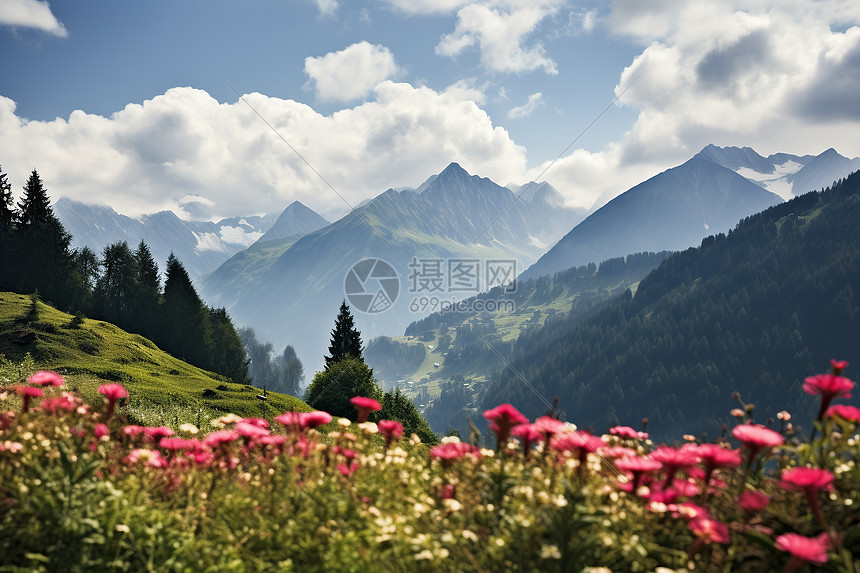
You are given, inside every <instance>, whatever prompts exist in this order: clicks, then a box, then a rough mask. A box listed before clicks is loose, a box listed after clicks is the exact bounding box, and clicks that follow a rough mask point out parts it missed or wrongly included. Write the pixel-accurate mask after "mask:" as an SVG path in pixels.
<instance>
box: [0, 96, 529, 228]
mask: <svg viewBox="0 0 860 573" xmlns="http://www.w3.org/2000/svg"><path fill="white" fill-rule="evenodd" d="M473 95H475V94H474V93H473V91H472V90H468V89H462V88H451V89H449V90H446V91H443V92H437V91H434V90H432V89H430V88H427V87H413V86H411V85H409V84H403V83H395V82H392V81H385V82H382V83H381V84H379V85H377V86H376V88H375V98H374V99H373V101H370V102H365V103H363V104H361V105H358V106H356V107H352V108H348V109H344V110H341V111H339V112H337V113H335V114H333V115H330V116H324V115H321V114H319V113H317V112H316V111H314V110H313V109H312V108H311V107H309V106H307V105H305V104H302V103H299V102H296V101H293V100H283V99H278V98H273V97H267V96H265V95H261V94H258V93H252V94H248V95H246V96H244V100H245V101H247V103H248V104H250V105H251V106H253V107H254V109H256V110H257V111H258V112H259V113H260V115H262V116H263V117H264V118H266V120H267V121H268V122H269V123H271V125H272V126H273V127H274V128H275V129H276V130H277V131H278V133H279V134H280V135H282V136H283V137H284V139H286V141H288V142H290V144H291V145H292V146H293V147H294V148H295V149H296V150H297V151H298V152H299V153H301V155H302V156H303V157H304V158H305V159H307V161H308V162H309V163H310V164H311V165H313V166H314V168H315V169H317V170H318V171H319V172H320V173H321V174H322V175H323V176H324V177H325V178H326V180H327V181H329V182H330V183H331V184H332V186H333V187H334V188H335V189H336V190H337V191H338V193H340V194H341V195H342V196H343V197H344V199H346V201H347V202H349V204H351V205H357V204H359V203H360V202H361V201H362V200H364V199H367V198H369V197H373V196H375V195H377V194H379V193H380V192H382V191H384V190H385V189H387V188H389V187H400V186H415V185H417V184H418V183H420V182H421V181H423V180H425V179H426V178H427V177H428V176H429V175H430V174H432V173H434V172H439V171H441V170H442V169H443V168H444V167H445V166H446V165H447V164H448V163H449V162H451V161H458V162H459V163H460V164H461V165H462V166H463V167H464V168H465V169H468V170H469V171H470V172H472V173H479V174H481V175H483V176H487V177H490V178H492V179H494V180H496V181H510V180H520V179H522V174H523V173H524V172H525V168H526V158H525V150H524V149H523V148H522V147H520V146H517V145H516V144H515V143H514V142H513V141H512V140H511V138H510V136H509V135H508V133H507V132H506V131H505V130H504V129H502V128H501V127H497V126H494V125H493V124H492V121H491V120H490V118H489V116H488V115H487V113H486V112H484V111H483V110H482V109H481V108H480V107H479V106H478V105H477V104H476V103H475V102H474V101H473V99H471V96H473ZM0 157H2V158H3V169H4V171H5V172H7V173H8V174H9V179H10V181H11V183H12V184H13V189H14V190H15V191H16V193H17V194H18V195H20V190H21V188H22V187H23V185H24V183H25V182H26V179H27V176H28V175H29V171H30V170H31V169H33V168H34V167H35V168H36V169H37V170H38V171H39V173H40V175H41V176H42V178H43V180H44V181H45V184H46V188H47V189H48V192H49V195H50V197H51V198H52V200H56V199H58V198H59V197H62V196H67V197H70V198H72V199H76V200H79V201H84V202H88V203H96V204H101V205H111V206H113V207H114V208H115V209H116V210H117V211H118V212H120V213H124V214H128V215H132V216H135V215H139V214H142V213H151V212H155V211H158V210H161V209H174V210H177V212H190V211H191V210H193V211H194V214H195V215H196V216H198V217H207V218H212V219H217V218H220V217H225V216H235V215H250V214H256V213H267V212H268V213H271V212H280V211H282V210H283V209H284V207H285V206H286V205H288V204H289V203H290V202H292V201H293V200H299V201H301V202H302V203H304V204H306V205H308V206H309V207H311V208H312V209H315V210H317V211H318V212H320V213H321V214H322V215H324V216H326V217H327V218H329V219H330V220H332V219H333V218H335V217H337V216H339V215H342V214H343V213H344V212H346V210H347V209H348V207H347V206H346V204H345V203H343V202H342V201H341V199H340V198H339V197H338V196H337V195H336V194H335V193H333V192H332V191H331V190H330V189H329V188H328V187H327V186H326V185H325V184H324V183H323V182H322V181H321V180H320V179H319V177H318V176H317V175H316V174H314V173H313V172H312V170H311V169H310V168H308V166H307V165H305V164H304V163H303V162H302V160H301V159H299V158H298V157H297V156H296V154H295V153H293V152H292V151H291V150H290V148H289V147H288V146H287V145H285V144H284V142H283V141H281V140H280V139H279V137H278V135H276V134H275V133H273V132H272V130H271V129H269V127H268V126H266V124H265V123H264V122H263V121H261V120H260V118H259V117H257V115H256V114H255V113H254V111H252V109H251V108H249V107H248V105H246V104H245V103H244V102H243V101H237V102H234V103H225V104H221V103H218V102H217V101H216V100H215V99H213V98H212V97H211V96H209V94H208V93H206V92H205V91H202V90H197V89H192V88H173V89H170V90H168V91H167V92H166V93H165V94H163V95H160V96H157V97H155V98H153V99H151V100H147V101H144V102H143V103H142V104H129V105H127V106H126V107H125V108H124V109H122V110H120V111H118V112H116V113H114V114H112V115H111V116H109V117H103V116H99V115H92V114H87V113H84V112H83V111H75V112H73V113H72V114H71V115H70V116H69V118H68V119H62V118H58V119H56V120H53V121H29V120H26V119H24V118H21V117H19V116H18V115H17V114H16V113H15V103H14V102H13V101H12V100H10V99H8V98H5V97H2V96H0ZM180 208H181V209H180ZM189 214H190V213H189Z"/></svg>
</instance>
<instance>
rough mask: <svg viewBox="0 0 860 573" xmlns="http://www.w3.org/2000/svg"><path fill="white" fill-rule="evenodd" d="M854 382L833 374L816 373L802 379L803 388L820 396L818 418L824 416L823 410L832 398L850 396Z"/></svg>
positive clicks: (811, 393)
mask: <svg viewBox="0 0 860 573" xmlns="http://www.w3.org/2000/svg"><path fill="white" fill-rule="evenodd" d="M852 388H854V382H852V381H851V380H849V379H848V378H844V377H842V376H837V375H835V374H817V375H815V376H809V377H807V378H806V379H805V380H804V381H803V390H804V392H806V393H807V394H810V395H812V396H814V395H816V394H818V395H820V396H821V406H820V407H819V408H818V419H819V420H820V419H821V418H822V417H823V416H824V412H825V410H827V407H828V406H829V405H830V402H831V401H833V399H834V398H850V397H851V389H852Z"/></svg>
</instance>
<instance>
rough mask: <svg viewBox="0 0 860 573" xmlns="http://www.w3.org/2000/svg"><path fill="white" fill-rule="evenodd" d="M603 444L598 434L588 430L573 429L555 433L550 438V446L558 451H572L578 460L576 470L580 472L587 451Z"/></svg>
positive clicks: (594, 450)
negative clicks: (572, 430) (573, 430)
mask: <svg viewBox="0 0 860 573" xmlns="http://www.w3.org/2000/svg"><path fill="white" fill-rule="evenodd" d="M604 445H605V444H604V443H603V440H601V439H600V438H599V437H598V436H594V435H592V434H589V433H588V432H583V431H575V432H563V433H561V434H556V435H555V436H553V437H552V439H551V440H550V447H552V448H553V449H554V450H556V451H559V452H573V453H575V454H576V457H577V459H578V460H579V466H578V467H577V469H576V471H577V472H579V473H582V472H583V471H584V470H585V463H586V461H587V460H588V454H589V452H597V449H598V448H602V447H603V446H604Z"/></svg>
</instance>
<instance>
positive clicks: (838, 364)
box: [830, 358, 848, 376]
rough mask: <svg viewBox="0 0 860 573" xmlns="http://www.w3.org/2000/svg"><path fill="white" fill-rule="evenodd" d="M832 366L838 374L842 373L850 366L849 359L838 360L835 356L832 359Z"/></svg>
mask: <svg viewBox="0 0 860 573" xmlns="http://www.w3.org/2000/svg"><path fill="white" fill-rule="evenodd" d="M830 366H831V367H832V368H833V373H834V374H836V375H837V376H838V375H840V374H842V371H843V370H845V369H846V368H848V361H847V360H836V359H834V358H831V359H830Z"/></svg>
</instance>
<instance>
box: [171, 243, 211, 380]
mask: <svg viewBox="0 0 860 573" xmlns="http://www.w3.org/2000/svg"><path fill="white" fill-rule="evenodd" d="M162 310H163V312H162V315H161V318H162V321H163V322H162V327H161V328H160V329H159V332H160V333H161V335H160V336H159V340H158V344H159V346H162V347H163V348H164V349H165V350H167V351H168V352H169V353H170V354H172V355H173V356H175V357H177V358H181V359H182V360H186V361H188V362H190V363H192V364H194V365H195V366H199V367H201V368H209V366H210V363H211V355H212V332H211V324H210V322H209V311H208V309H207V308H206V307H205V306H204V305H203V301H202V300H200V297H199V296H198V295H197V291H196V290H195V289H194V285H193V284H192V283H191V277H190V276H188V271H186V270H185V267H184V266H183V265H182V263H181V262H179V259H177V258H176V257H175V256H174V254H173V253H170V256H169V257H168V258H167V270H166V278H165V280H164V304H163V305H162Z"/></svg>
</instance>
